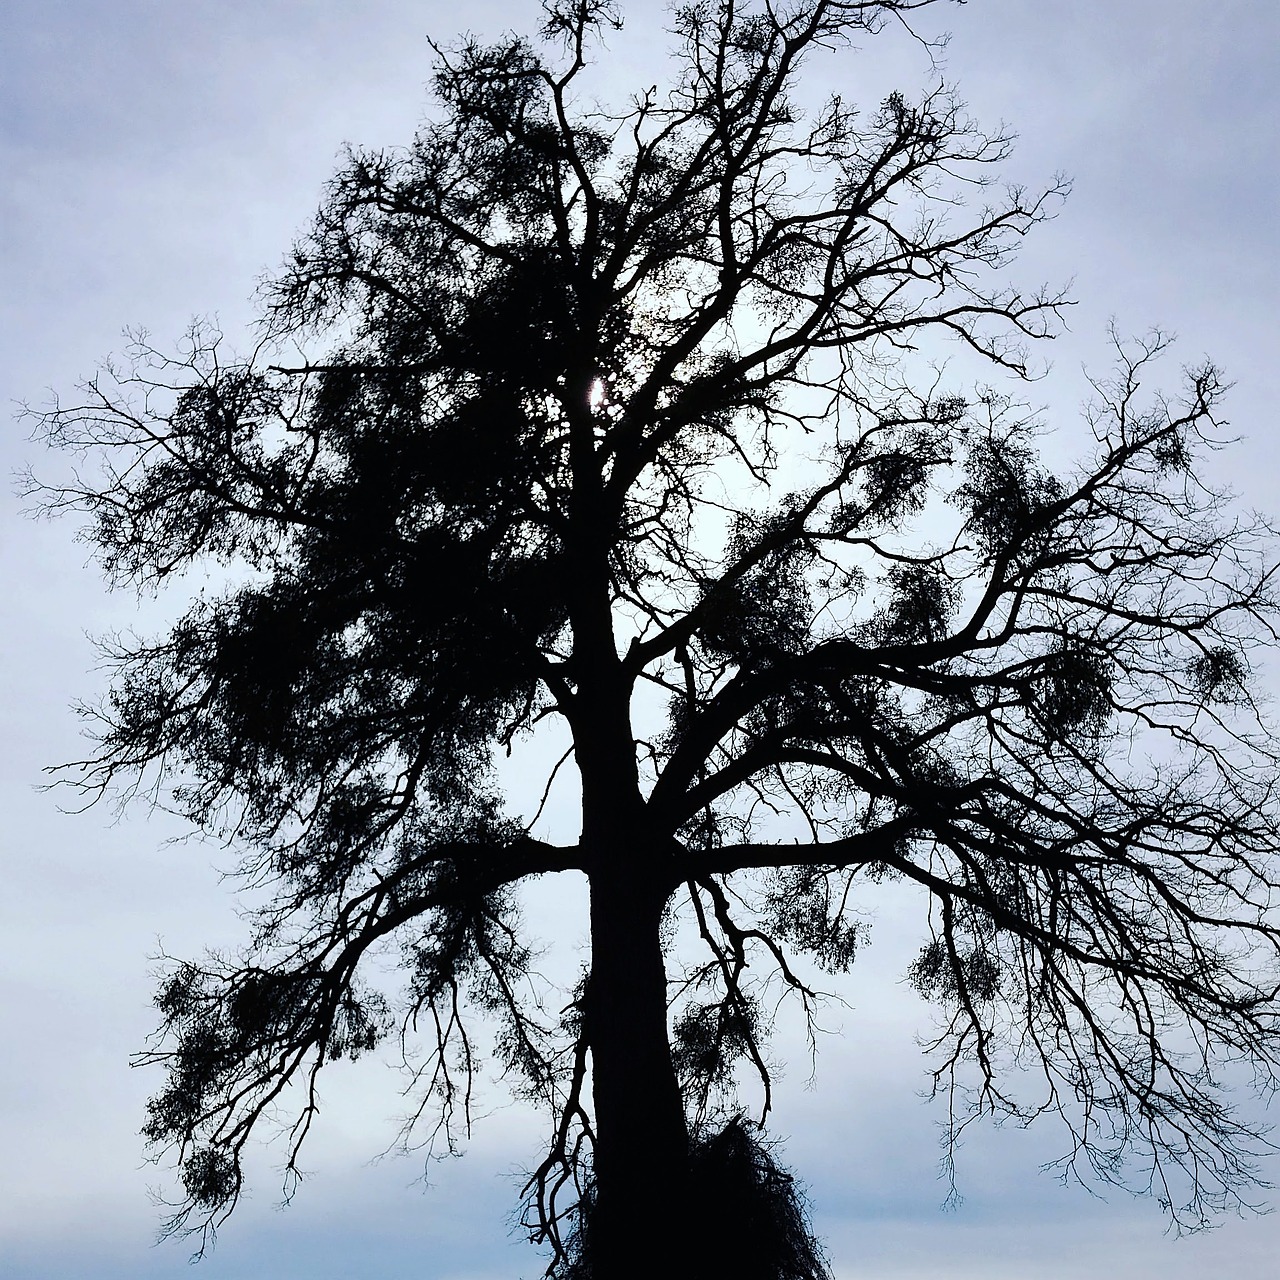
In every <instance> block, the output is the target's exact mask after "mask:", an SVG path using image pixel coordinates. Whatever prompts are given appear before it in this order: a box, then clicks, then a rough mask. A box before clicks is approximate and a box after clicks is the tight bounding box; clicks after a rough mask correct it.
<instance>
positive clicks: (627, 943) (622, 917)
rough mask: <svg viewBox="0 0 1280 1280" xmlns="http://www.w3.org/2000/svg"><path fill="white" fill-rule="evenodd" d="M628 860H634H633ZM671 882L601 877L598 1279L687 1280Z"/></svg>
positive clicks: (592, 1004)
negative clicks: (672, 1025) (671, 1036)
mask: <svg viewBox="0 0 1280 1280" xmlns="http://www.w3.org/2000/svg"><path fill="white" fill-rule="evenodd" d="M628 861H629V859H628ZM665 898H666V889H665V888H663V887H658V886H656V885H655V884H654V880H653V877H652V876H645V877H640V876H637V875H634V874H631V875H628V874H626V873H625V872H623V873H622V874H619V873H618V872H617V871H612V870H611V871H610V872H605V873H602V874H597V875H595V876H593V877H592V881H591V978H590V982H589V986H588V989H587V1001H586V1016H587V1034H588V1037H589V1040H590V1045H591V1070H592V1090H593V1095H594V1099H595V1119H596V1145H595V1157H594V1172H595V1194H596V1199H595V1204H594V1207H593V1209H592V1212H591V1215H590V1222H589V1227H588V1233H587V1235H588V1251H589V1257H590V1265H591V1271H590V1273H591V1277H592V1280H631V1278H632V1277H635V1278H636V1280H639V1277H649V1276H652V1277H654V1280H658V1278H659V1277H661V1278H662V1280H677V1278H678V1280H684V1276H685V1269H684V1268H683V1267H682V1265H681V1241H682V1240H683V1239H684V1238H685V1236H686V1234H687V1233H686V1231H685V1230H684V1229H683V1223H682V1221H681V1219H682V1218H683V1216H684V1214H685V1212H686V1211H687V1209H688V1207H689V1196H688V1175H689V1132H688V1128H687V1125H686V1122H685V1114H684V1104H683V1101H682V1099H681V1096H680V1088H679V1085H678V1083H677V1081H676V1076H675V1072H674V1070H673V1068H672V1064H671V1048H670V1042H669V1040H668V1035H667V985H666V969H665V966H664V963H663V955H662V944H661V939H660V936H659V927H660V923H661V917H662V909H663V905H664V902H665Z"/></svg>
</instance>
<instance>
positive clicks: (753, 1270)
mask: <svg viewBox="0 0 1280 1280" xmlns="http://www.w3.org/2000/svg"><path fill="white" fill-rule="evenodd" d="M674 1185H679V1184H678V1183H676V1184H674ZM685 1185H686V1186H687V1201H686V1203H684V1204H679V1205H677V1204H674V1203H673V1205H672V1214H671V1219H670V1221H668V1222H665V1223H658V1224H655V1227H654V1229H655V1230H656V1231H658V1232H659V1233H660V1234H661V1235H662V1236H663V1237H664V1239H665V1240H666V1242H667V1247H668V1248H669V1250H670V1253H671V1274H679V1275H690V1276H706V1277H708V1278H710V1277H719V1276H724V1277H725V1278H726V1280H830V1277H831V1272H830V1270H829V1269H828V1266H827V1260H826V1256H825V1254H824V1253H823V1251H822V1246H821V1245H820V1244H819V1243H818V1242H817V1241H816V1240H815V1239H814V1237H813V1233H812V1231H811V1229H810V1225H809V1214H808V1204H807V1202H806V1199H805V1195H804V1191H803V1189H802V1188H801V1186H800V1185H799V1184H798V1183H797V1182H796V1180H795V1178H794V1177H793V1176H792V1175H791V1174H790V1173H789V1172H788V1171H787V1170H786V1169H784V1168H783V1167H782V1166H781V1165H780V1164H779V1163H778V1162H777V1161H776V1160H775V1159H774V1156H773V1152H772V1150H771V1149H770V1145H769V1144H768V1143H766V1142H764V1141H762V1140H761V1138H760V1136H759V1130H758V1129H757V1127H756V1126H755V1125H753V1124H751V1122H750V1121H748V1120H747V1119H745V1117H743V1116H733V1117H732V1118H730V1120H729V1121H728V1123H727V1124H725V1125H724V1127H723V1128H720V1129H717V1130H714V1131H710V1132H706V1133H703V1134H700V1135H697V1136H695V1137H694V1138H693V1140H692V1142H691V1145H690V1151H689V1170H688V1180H687V1183H686V1184H685ZM594 1207H595V1198H594V1193H593V1190H592V1189H591V1187H590V1185H588V1190H587V1192H586V1194H585V1195H584V1197H583V1199H582V1202H581V1204H580V1206H579V1208H578V1211H577V1214H576V1215H575V1225H574V1230H573V1233H572V1235H570V1236H569V1237H568V1239H567V1241H566V1254H567V1259H566V1262H565V1264H564V1266H563V1267H562V1268H561V1269H560V1270H559V1271H558V1273H557V1276H558V1280H601V1277H599V1276H598V1275H597V1272H596V1269H595V1267H594V1266H593V1262H592V1249H591V1222H592V1214H593V1212H594ZM654 1280H658V1277H656V1276H655V1277H654Z"/></svg>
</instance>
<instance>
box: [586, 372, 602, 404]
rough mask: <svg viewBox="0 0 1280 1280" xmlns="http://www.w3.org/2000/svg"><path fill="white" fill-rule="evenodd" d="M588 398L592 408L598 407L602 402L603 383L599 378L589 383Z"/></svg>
mask: <svg viewBox="0 0 1280 1280" xmlns="http://www.w3.org/2000/svg"><path fill="white" fill-rule="evenodd" d="M588 399H589V400H590V402H591V407H592V408H593V409H598V408H599V407H600V406H601V405H602V404H604V383H603V382H602V381H601V380H600V379H599V378H597V379H596V380H595V381H594V382H593V383H592V384H591V394H590V396H589V397H588Z"/></svg>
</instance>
